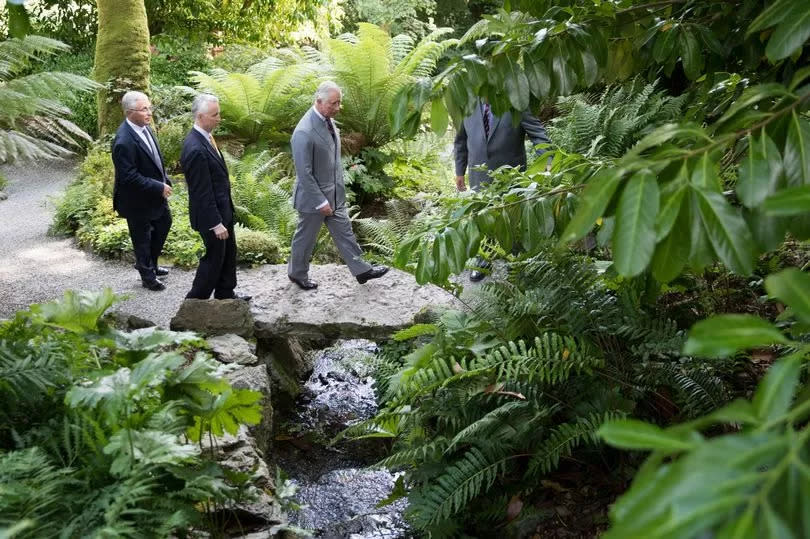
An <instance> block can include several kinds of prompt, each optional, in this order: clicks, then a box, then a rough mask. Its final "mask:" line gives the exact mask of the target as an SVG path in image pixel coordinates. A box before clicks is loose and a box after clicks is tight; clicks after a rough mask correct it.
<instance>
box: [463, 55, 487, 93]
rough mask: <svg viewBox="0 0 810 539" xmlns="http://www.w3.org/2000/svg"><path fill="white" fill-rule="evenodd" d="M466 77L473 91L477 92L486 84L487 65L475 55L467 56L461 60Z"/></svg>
mask: <svg viewBox="0 0 810 539" xmlns="http://www.w3.org/2000/svg"><path fill="white" fill-rule="evenodd" d="M462 62H463V63H464V67H465V68H466V69H467V76H468V77H469V80H470V82H471V83H472V86H473V89H474V90H477V89H479V88H480V87H481V86H483V85H484V84H485V83H486V82H487V64H486V62H484V60H482V59H481V58H480V57H478V56H477V55H475V54H467V55H465V56H464V57H463V58H462Z"/></svg>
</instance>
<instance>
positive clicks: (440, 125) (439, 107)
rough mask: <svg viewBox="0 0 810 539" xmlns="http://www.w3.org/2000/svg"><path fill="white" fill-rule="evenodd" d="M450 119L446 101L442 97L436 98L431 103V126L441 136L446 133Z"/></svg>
mask: <svg viewBox="0 0 810 539" xmlns="http://www.w3.org/2000/svg"><path fill="white" fill-rule="evenodd" d="M448 120H449V117H448V115H447V108H446V107H445V106H444V101H443V100H442V99H441V98H437V99H434V100H433V103H431V105H430V127H431V129H433V132H434V133H436V134H437V135H439V136H441V135H444V132H445V131H446V130H447V123H448Z"/></svg>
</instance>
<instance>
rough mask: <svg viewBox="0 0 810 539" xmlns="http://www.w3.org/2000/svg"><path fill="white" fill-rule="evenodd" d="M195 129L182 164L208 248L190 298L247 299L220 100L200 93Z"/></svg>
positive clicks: (192, 211)
mask: <svg viewBox="0 0 810 539" xmlns="http://www.w3.org/2000/svg"><path fill="white" fill-rule="evenodd" d="M191 114H192V115H193V116H194V127H192V129H191V131H189V133H188V135H187V136H186V139H185V141H183V151H182V152H181V153H180V166H181V167H182V168H183V174H185V176H186V183H187V184H188V210H189V211H188V214H189V219H190V220H191V228H193V229H194V230H196V231H197V232H199V234H200V236H202V240H203V243H204V244H205V255H203V257H202V258H201V259H200V265H199V267H198V268H197V274H196V275H195V276H194V283H193V284H192V285H191V290H190V291H189V293H188V294H187V295H186V298H195V299H208V298H210V297H211V293H212V292H213V293H214V298H215V299H243V300H246V301H247V300H249V299H250V296H243V295H237V294H235V293H234V289H235V288H236V236H235V235H234V230H233V200H232V199H231V181H230V178H229V177H228V167H227V166H226V165H225V159H224V158H223V156H222V153H221V152H220V151H219V148H218V147H217V143H216V140H214V135H213V134H212V131H213V130H214V128H216V126H217V125H218V124H219V121H220V116H219V100H218V99H217V98H216V97H215V96H213V95H210V94H200V95H198V96H197V97H195V98H194V102H193V103H192V104H191Z"/></svg>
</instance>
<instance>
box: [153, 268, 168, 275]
mask: <svg viewBox="0 0 810 539" xmlns="http://www.w3.org/2000/svg"><path fill="white" fill-rule="evenodd" d="M168 274H169V268H164V267H163V266H158V267H157V269H156V270H155V275H157V276H158V277H165V276H166V275H168Z"/></svg>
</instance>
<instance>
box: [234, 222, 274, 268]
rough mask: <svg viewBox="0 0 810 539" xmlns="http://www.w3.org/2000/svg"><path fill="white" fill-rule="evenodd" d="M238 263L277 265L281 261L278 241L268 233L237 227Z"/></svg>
mask: <svg viewBox="0 0 810 539" xmlns="http://www.w3.org/2000/svg"><path fill="white" fill-rule="evenodd" d="M235 228H236V230H235V232H236V246H237V249H236V256H237V262H242V263H245V264H250V265H251V266H255V265H259V264H277V263H279V262H280V261H281V259H280V254H281V248H280V247H279V244H278V240H277V239H276V238H275V237H274V236H273V235H272V234H269V233H267V232H262V231H259V230H251V229H249V228H245V227H243V226H240V225H236V227H235Z"/></svg>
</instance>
